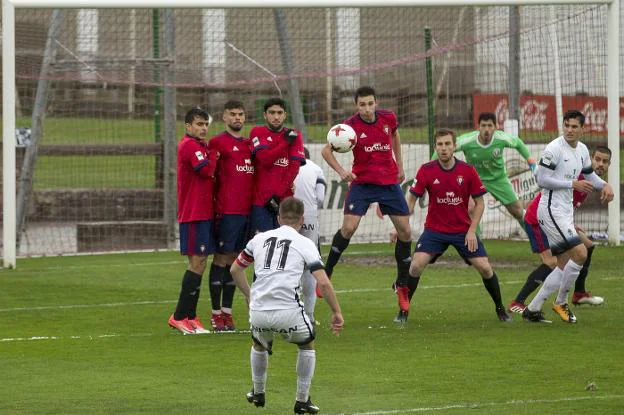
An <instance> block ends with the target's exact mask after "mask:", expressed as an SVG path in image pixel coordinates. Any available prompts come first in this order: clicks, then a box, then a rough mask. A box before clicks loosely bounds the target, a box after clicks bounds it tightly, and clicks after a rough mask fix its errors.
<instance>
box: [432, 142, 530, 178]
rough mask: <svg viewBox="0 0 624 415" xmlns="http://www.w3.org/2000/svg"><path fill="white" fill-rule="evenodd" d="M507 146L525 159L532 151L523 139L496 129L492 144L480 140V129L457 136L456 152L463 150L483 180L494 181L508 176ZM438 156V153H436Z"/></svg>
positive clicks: (467, 160)
mask: <svg viewBox="0 0 624 415" xmlns="http://www.w3.org/2000/svg"><path fill="white" fill-rule="evenodd" d="M505 147H509V148H515V149H516V150H518V152H519V153H520V155H522V157H524V159H525V160H527V159H529V157H531V153H530V152H529V149H528V148H527V146H526V145H525V144H524V143H523V142H522V140H521V139H520V138H518V137H516V136H513V135H510V134H507V133H505V132H504V131H500V130H496V131H495V132H494V134H493V136H492V140H491V141H490V144H488V145H483V144H481V143H480V142H479V131H478V130H477V131H471V132H469V133H466V134H462V135H460V136H459V137H457V147H456V148H455V152H456V153H457V152H458V151H463V152H464V157H465V158H466V162H468V163H470V164H472V165H473V166H474V167H475V169H476V170H477V173H478V174H479V177H480V178H481V180H482V181H494V180H499V179H503V178H507V169H506V168H505V160H504V159H503V151H504V150H505ZM434 158H437V154H435V155H434Z"/></svg>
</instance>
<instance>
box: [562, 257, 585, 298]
mask: <svg viewBox="0 0 624 415" xmlns="http://www.w3.org/2000/svg"><path fill="white" fill-rule="evenodd" d="M581 269H583V265H582V264H581V265H579V264H577V263H576V262H574V261H572V260H571V259H570V260H569V261H568V263H567V264H566V265H565V267H564V268H563V278H562V279H561V284H560V286H559V294H557V299H556V300H555V304H565V303H567V302H568V293H569V292H570V288H572V285H573V284H574V282H575V281H576V279H577V278H578V276H579V273H580V272H581Z"/></svg>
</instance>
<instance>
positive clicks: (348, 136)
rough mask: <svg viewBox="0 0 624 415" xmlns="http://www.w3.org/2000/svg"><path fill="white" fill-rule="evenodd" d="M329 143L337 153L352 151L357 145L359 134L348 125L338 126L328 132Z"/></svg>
mask: <svg viewBox="0 0 624 415" xmlns="http://www.w3.org/2000/svg"><path fill="white" fill-rule="evenodd" d="M327 142H328V143H329V145H330V146H331V148H332V150H334V151H335V152H337V153H346V152H348V151H351V150H352V149H353V147H355V144H356V143H357V134H356V133H355V131H354V130H353V128H351V127H350V126H348V125H347V124H336V125H334V126H333V127H332V128H330V129H329V131H328V132H327Z"/></svg>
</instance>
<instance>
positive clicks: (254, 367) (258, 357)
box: [247, 311, 274, 406]
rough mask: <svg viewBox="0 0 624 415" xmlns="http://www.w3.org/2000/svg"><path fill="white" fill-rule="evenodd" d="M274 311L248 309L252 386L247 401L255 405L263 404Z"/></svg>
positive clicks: (271, 344)
mask: <svg viewBox="0 0 624 415" xmlns="http://www.w3.org/2000/svg"><path fill="white" fill-rule="evenodd" d="M272 320H274V312H271V311H250V312H249V323H250V325H251V339H252V341H253V343H252V346H251V352H250V355H249V361H250V364H251V381H252V388H251V391H250V392H249V393H247V402H249V403H251V404H254V405H255V406H264V405H265V387H266V380H267V373H268V367H269V355H270V354H271V353H272V346H273V331H271V328H272V327H271V322H272Z"/></svg>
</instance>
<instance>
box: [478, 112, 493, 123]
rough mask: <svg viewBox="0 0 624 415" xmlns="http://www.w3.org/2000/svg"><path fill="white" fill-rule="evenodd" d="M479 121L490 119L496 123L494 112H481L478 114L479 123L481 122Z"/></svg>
mask: <svg viewBox="0 0 624 415" xmlns="http://www.w3.org/2000/svg"><path fill="white" fill-rule="evenodd" d="M481 121H492V122H493V123H494V124H496V114H494V113H493V112H482V113H481V114H479V124H481Z"/></svg>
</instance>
